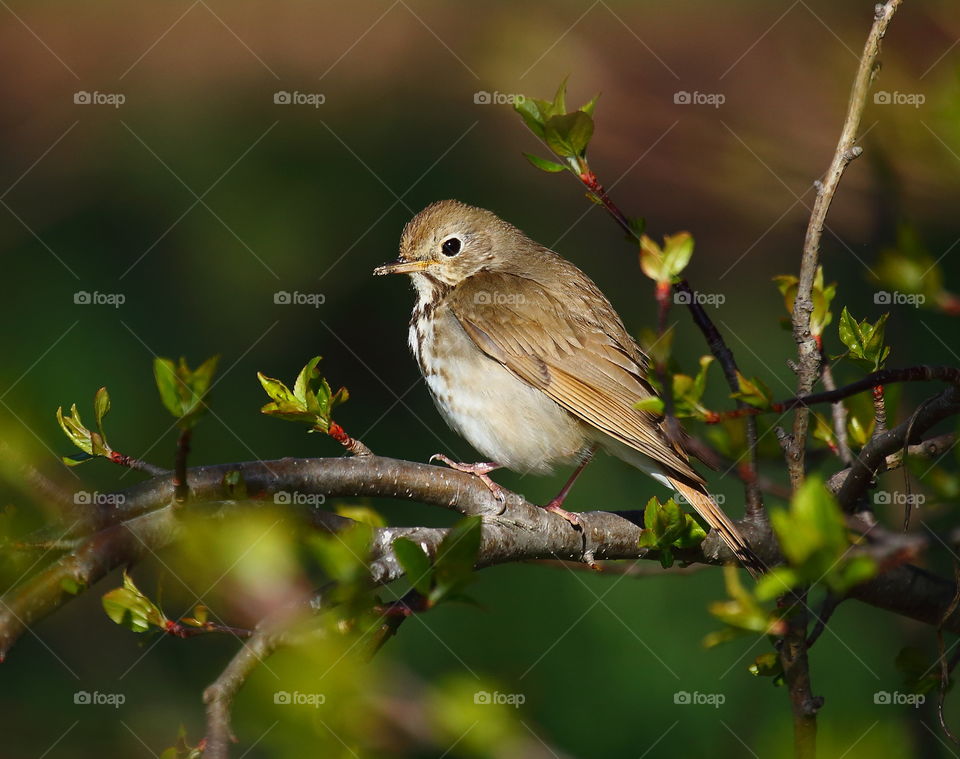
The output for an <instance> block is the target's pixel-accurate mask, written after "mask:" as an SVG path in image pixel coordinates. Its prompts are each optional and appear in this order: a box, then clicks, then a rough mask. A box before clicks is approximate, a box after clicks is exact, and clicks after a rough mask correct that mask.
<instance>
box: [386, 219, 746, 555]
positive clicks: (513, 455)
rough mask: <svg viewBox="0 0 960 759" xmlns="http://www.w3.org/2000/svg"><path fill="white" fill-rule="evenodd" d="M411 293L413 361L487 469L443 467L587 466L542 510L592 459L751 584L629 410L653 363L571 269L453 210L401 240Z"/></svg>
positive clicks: (682, 460) (712, 507)
mask: <svg viewBox="0 0 960 759" xmlns="http://www.w3.org/2000/svg"><path fill="white" fill-rule="evenodd" d="M374 273H375V274H409V275H410V276H411V279H412V281H413V285H414V288H415V289H416V291H417V301H416V304H415V305H414V308H413V317H412V318H411V320H410V333H409V335H410V348H411V350H412V351H413V355H414V356H415V357H416V359H417V363H419V365H420V370H421V372H423V376H424V378H425V379H426V381H427V385H428V387H429V388H430V393H431V395H432V396H433V400H434V402H435V403H436V405H437V408H438V409H439V410H440V413H441V415H442V416H443V417H444V418H445V419H446V421H447V423H448V424H449V425H450V426H451V427H452V428H453V429H454V430H455V431H456V432H458V433H459V434H460V435H462V436H463V437H464V438H466V440H467V441H468V442H469V443H470V444H471V445H472V446H473V447H474V448H476V449H477V450H478V451H479V452H480V453H481V454H483V455H484V456H486V457H488V458H489V462H487V463H482V464H456V463H454V462H452V461H450V460H449V459H447V458H446V457H445V456H439V455H438V457H439V458H441V459H443V460H444V461H445V463H447V464H449V465H452V466H454V467H456V468H458V469H461V470H464V471H469V472H472V473H474V474H476V475H478V476H480V477H481V478H482V479H483V480H484V482H486V483H487V485H488V486H489V487H490V488H491V489H492V490H493V491H494V492H495V493H498V492H499V488H498V487H497V486H496V485H495V484H494V483H493V482H492V481H491V480H490V479H489V478H488V477H487V473H488V472H490V471H492V470H493V469H496V468H498V467H507V468H508V469H512V470H514V471H520V472H538V473H547V472H549V471H550V470H551V468H552V466H553V465H554V464H558V463H566V464H571V463H577V462H579V466H578V467H577V469H576V471H575V472H574V474H573V476H572V477H571V478H570V480H569V481H568V482H567V484H566V485H565V486H564V488H563V490H561V491H560V494H559V495H558V496H557V497H556V498H555V499H553V501H551V502H550V503H549V504H548V505H547V506H546V507H545V508H547V509H549V510H551V511H556V512H558V513H560V514H561V515H562V516H564V517H565V518H567V519H569V520H570V521H571V522H573V523H574V524H577V523H578V519H577V517H576V516H575V515H573V514H570V513H569V512H566V511H564V510H563V509H562V508H561V504H562V503H563V500H564V498H565V497H566V495H567V492H568V491H569V489H570V486H571V485H572V484H573V480H574V479H576V476H577V475H578V474H579V473H580V471H581V470H582V469H583V467H584V466H585V465H586V462H587V461H588V460H589V458H590V457H591V456H592V455H593V452H594V451H595V450H596V448H597V447H600V448H603V449H604V450H606V451H607V452H609V453H612V454H613V455H615V456H617V457H619V458H621V459H623V460H624V461H627V462H628V463H630V464H632V465H633V466H635V467H637V468H638V469H641V470H642V471H644V472H646V473H647V474H649V475H650V476H652V477H654V478H655V479H656V480H658V481H660V482H661V483H663V484H665V485H666V486H667V487H670V488H672V489H674V490H676V491H677V492H678V493H680V494H681V495H682V496H683V497H684V498H685V499H686V500H687V501H688V502H689V503H690V504H691V505H692V506H693V507H694V508H695V509H696V510H697V512H698V513H699V514H700V516H701V517H703V519H704V520H705V521H706V522H708V523H709V525H710V526H711V527H713V528H714V529H716V530H717V531H718V532H719V533H720V535H721V536H722V537H723V539H724V541H725V542H726V543H727V545H729V547H730V548H731V550H732V551H733V552H734V554H735V555H736V556H737V557H738V558H739V559H740V561H741V562H742V563H743V564H744V565H745V566H746V567H747V568H748V569H750V570H751V572H754V571H756V570H758V569H759V568H760V563H759V560H758V559H757V557H756V556H755V555H754V553H753V552H752V551H751V550H750V548H749V546H748V545H747V543H746V541H745V540H744V538H743V536H742V535H741V534H740V532H739V530H738V529H737V528H736V526H735V525H734V524H733V522H731V521H730V519H729V518H728V517H727V516H726V514H724V513H723V512H722V511H721V510H720V508H719V506H717V504H716V503H715V502H714V500H713V499H712V498H711V497H710V495H709V494H708V493H707V491H706V489H705V487H704V480H703V478H702V477H701V476H700V475H699V474H698V473H697V472H696V470H694V469H693V467H691V465H690V462H689V460H688V455H687V453H686V452H685V451H684V449H683V447H682V444H680V443H678V442H676V441H674V440H671V439H670V438H669V437H668V436H667V435H666V434H665V432H664V430H663V428H662V425H663V419H662V418H660V417H658V416H656V415H654V414H652V413H650V412H647V411H639V410H637V409H636V408H634V404H636V403H637V402H638V401H640V400H642V399H644V398H649V397H651V396H652V395H654V394H655V391H654V389H653V388H652V387H651V386H650V384H649V383H648V382H647V379H646V375H647V370H648V360H647V357H646V356H645V355H644V353H643V351H642V350H641V349H640V347H639V346H638V345H637V344H636V342H634V340H633V338H632V337H630V334H629V333H628V332H627V330H626V328H625V327H624V326H623V322H622V321H621V319H620V317H619V316H618V315H617V313H616V311H614V309H613V306H611V305H610V302H609V301H608V300H607V299H606V297H604V295H603V293H602V292H600V290H599V288H598V287H597V286H596V285H595V284H594V283H593V282H592V281H591V280H590V279H589V277H587V275H585V274H584V273H583V272H582V271H580V270H579V269H578V268H577V267H576V266H574V265H573V264H571V263H570V262H569V261H566V260H564V259H563V258H561V257H560V256H558V255H557V254H556V253H554V252H553V251H551V250H548V249H547V248H545V247H543V246H542V245H538V244H537V243H536V242H534V241H533V240H531V239H530V238H529V237H527V236H526V235H525V234H524V233H523V232H521V231H520V230H519V229H517V228H516V227H514V226H512V225H510V224H508V223H507V222H505V221H503V220H502V219H500V218H498V217H497V216H496V215H495V214H493V213H491V212H490V211H485V210H483V209H481V208H474V207H472V206H468V205H465V204H463V203H459V202H457V201H453V200H444V201H440V202H438V203H434V204H432V205H430V206H428V207H427V208H426V209H424V210H423V211H421V212H420V213H419V214H417V216H416V217H414V218H413V220H412V221H410V223H408V224H407V226H406V228H405V229H404V230H403V236H402V238H401V240H400V258H399V259H398V260H397V261H396V262H394V263H390V264H387V265H385V266H381V267H379V268H378V269H376V271H375V272H374Z"/></svg>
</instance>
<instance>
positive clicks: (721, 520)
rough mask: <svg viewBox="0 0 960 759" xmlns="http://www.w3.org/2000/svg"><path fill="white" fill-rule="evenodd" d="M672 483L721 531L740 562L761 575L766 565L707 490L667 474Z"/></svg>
mask: <svg viewBox="0 0 960 759" xmlns="http://www.w3.org/2000/svg"><path fill="white" fill-rule="evenodd" d="M667 479H668V480H669V481H670V485H671V486H672V487H673V488H674V489H675V490H676V491H677V492H678V493H680V495H682V496H683V497H684V498H685V499H686V500H687V502H688V503H689V504H690V505H691V506H693V508H695V509H696V510H697V513H698V514H699V515H700V516H701V517H703V519H704V521H706V523H707V524H709V525H710V527H712V528H713V529H714V530H716V531H717V532H719V533H720V536H721V537H722V538H723V542H724V543H726V544H727V545H728V546H729V547H730V550H731V551H733V554H734V556H736V557H737V558H738V559H739V560H740V563H741V564H743V566H744V567H745V568H746V570H747V571H748V572H749V573H750V574H751V575H752V576H753V577H754V578H757V577H760V575H762V574H763V572H764V570H765V569H766V567H765V566H764V564H763V562H762V561H760V557H758V556H757V555H756V554H755V553H754V552H753V550H752V549H751V548H750V546H749V544H748V543H747V541H746V539H745V538H744V537H743V535H742V534H741V533H740V530H738V529H737V526H736V525H735V524H734V523H733V522H732V521H731V520H730V517H728V516H727V515H726V514H724V513H723V511H722V510H721V508H720V507H719V506H718V505H717V503H716V501H714V500H713V499H712V498H711V497H710V496H709V495H708V494H707V492H706V491H705V490H703V489H702V488H700V487H695V486H693V485H688V484H687V483H685V482H683V481H682V480H679V479H675V478H673V477H670V476H669V475H667Z"/></svg>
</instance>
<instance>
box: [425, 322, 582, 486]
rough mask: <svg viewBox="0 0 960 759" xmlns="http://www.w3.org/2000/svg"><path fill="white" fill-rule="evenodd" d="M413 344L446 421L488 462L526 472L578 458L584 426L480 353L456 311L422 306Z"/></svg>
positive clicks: (542, 470) (542, 394) (541, 393)
mask: <svg viewBox="0 0 960 759" xmlns="http://www.w3.org/2000/svg"><path fill="white" fill-rule="evenodd" d="M409 339H410V349H411V351H412V352H413V355H414V357H415V358H416V360H417V363H418V364H419V366H420V371H421V372H422V373H423V376H424V379H425V380H426V382H427V387H428V388H429V389H430V394H431V396H432V397H433V400H434V403H435V404H436V406H437V408H438V410H439V411H440V413H441V415H442V416H443V417H444V419H445V420H446V421H447V423H448V424H449V425H450V426H451V427H452V428H453V429H454V430H455V431H456V432H457V433H458V434H460V435H461V436H462V437H463V438H465V439H466V440H467V442H469V443H470V444H471V445H472V446H473V447H474V448H476V449H477V450H478V451H479V452H480V453H481V454H483V456H485V457H486V458H488V459H490V460H491V461H495V462H497V463H498V464H501V465H502V466H505V467H507V468H509V469H513V470H515V471H520V472H546V471H549V470H550V469H551V468H552V465H553V464H555V463H561V462H562V463H567V462H572V461H574V460H575V459H576V457H577V455H578V453H579V452H580V451H581V449H582V448H583V447H584V445H585V443H586V439H585V434H584V429H583V425H582V424H581V423H580V422H579V421H578V420H577V419H576V418H575V417H574V416H572V415H571V414H570V413H568V412H567V411H565V410H564V409H562V408H560V406H558V405H557V404H556V403H555V402H554V401H552V400H551V399H550V398H549V397H548V396H547V395H545V394H544V393H543V392H541V391H539V390H537V389H535V388H533V387H531V386H530V385H528V384H527V383H525V382H523V381H522V380H520V379H518V378H517V377H515V376H514V375H513V374H511V373H510V372H509V371H508V370H507V369H506V368H505V367H504V366H503V365H502V364H500V363H499V362H497V361H495V360H493V359H491V358H490V357H489V356H487V355H486V354H484V353H483V352H482V351H481V350H480V349H479V348H477V346H476V344H475V343H474V342H473V341H472V340H471V339H470V337H469V336H468V335H467V333H466V332H464V330H463V328H462V327H461V326H460V323H459V321H457V318H456V316H455V315H454V314H453V312H452V311H451V310H450V309H449V308H447V307H446V306H444V305H442V304H441V305H436V306H434V305H431V304H429V303H418V304H417V307H416V308H415V309H414V313H413V318H412V319H411V322H410V334H409Z"/></svg>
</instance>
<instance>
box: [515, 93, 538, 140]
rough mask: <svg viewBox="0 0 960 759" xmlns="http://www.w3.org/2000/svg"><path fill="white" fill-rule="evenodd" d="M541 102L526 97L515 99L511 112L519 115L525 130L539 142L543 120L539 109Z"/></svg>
mask: <svg viewBox="0 0 960 759" xmlns="http://www.w3.org/2000/svg"><path fill="white" fill-rule="evenodd" d="M542 102H543V101H538V100H536V99H534V98H528V97H524V98H517V99H515V100H514V101H513V110H515V111H516V112H517V113H519V114H520V117H521V118H522V119H523V122H524V123H525V124H526V125H527V128H528V129H529V130H530V131H531V132H533V133H534V134H535V135H536V136H537V137H539V138H540V139H541V140H542V139H543V136H544V130H543V122H544V118H545V116H544V114H543V111H542V109H541V108H540V103H542Z"/></svg>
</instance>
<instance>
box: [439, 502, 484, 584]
mask: <svg viewBox="0 0 960 759" xmlns="http://www.w3.org/2000/svg"><path fill="white" fill-rule="evenodd" d="M481 524H482V520H481V519H480V517H478V516H470V517H466V518H465V519H462V520H460V521H459V522H457V523H456V524H455V525H454V526H453V527H451V528H450V530H449V531H448V532H447V534H446V536H445V537H444V538H443V540H442V541H441V542H440V545H439V547H438V548H437V557H436V560H435V562H434V571H433V574H434V578H435V581H436V584H435V587H434V589H433V591H432V592H431V594H430V599H431V601H433V602H437V601H440V600H441V599H443V598H444V597H446V596H447V595H448V594H451V593H454V592H459V591H461V590H462V589H463V588H464V587H465V586H466V585H467V584H468V583H469V582H470V581H471V580H472V579H473V569H474V565H475V564H476V562H477V554H478V553H479V551H480V538H481Z"/></svg>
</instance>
